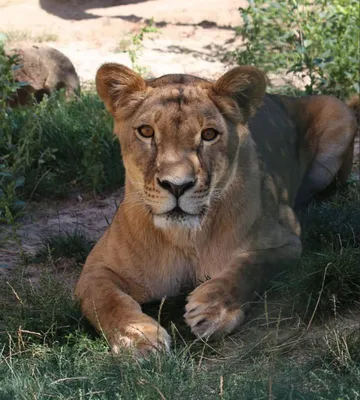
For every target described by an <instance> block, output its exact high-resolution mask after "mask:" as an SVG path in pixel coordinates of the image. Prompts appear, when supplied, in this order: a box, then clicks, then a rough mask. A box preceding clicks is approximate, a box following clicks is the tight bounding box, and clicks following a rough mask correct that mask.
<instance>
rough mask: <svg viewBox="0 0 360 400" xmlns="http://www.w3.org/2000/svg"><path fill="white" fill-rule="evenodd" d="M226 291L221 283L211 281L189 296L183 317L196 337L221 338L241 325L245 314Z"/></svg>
mask: <svg viewBox="0 0 360 400" xmlns="http://www.w3.org/2000/svg"><path fill="white" fill-rule="evenodd" d="M226 289H228V288H226V287H224V284H223V282H221V281H218V282H217V281H216V280H215V279H213V280H209V281H207V282H205V283H203V284H202V285H200V286H199V287H197V288H196V289H195V290H194V291H193V292H192V293H191V294H190V295H189V297H188V303H187V305H186V313H185V315H184V317H185V321H186V323H187V324H188V325H189V326H190V328H191V331H192V332H193V333H194V334H195V335H196V336H199V337H201V338H205V339H206V338H209V337H210V336H213V337H219V336H223V335H225V334H228V333H230V332H232V331H233V330H234V329H236V328H238V327H239V326H240V325H241V324H242V323H243V321H244V319H245V314H244V312H243V310H242V309H241V307H240V305H239V304H238V303H237V302H236V299H234V298H233V297H232V296H230V295H229V293H228V291H227V290H226Z"/></svg>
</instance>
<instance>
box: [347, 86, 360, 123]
mask: <svg viewBox="0 0 360 400" xmlns="http://www.w3.org/2000/svg"><path fill="white" fill-rule="evenodd" d="M346 104H347V105H348V106H349V107H350V108H351V109H352V110H353V112H354V114H355V117H356V120H357V122H358V125H359V126H360V94H355V95H354V96H353V97H351V98H350V99H349V100H348V101H347V102H346Z"/></svg>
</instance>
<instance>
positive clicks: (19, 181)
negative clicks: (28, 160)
mask: <svg viewBox="0 0 360 400" xmlns="http://www.w3.org/2000/svg"><path fill="white" fill-rule="evenodd" d="M24 183H25V178H24V177H23V176H20V177H19V178H17V179H16V181H15V189H16V188H19V187H22V186H24Z"/></svg>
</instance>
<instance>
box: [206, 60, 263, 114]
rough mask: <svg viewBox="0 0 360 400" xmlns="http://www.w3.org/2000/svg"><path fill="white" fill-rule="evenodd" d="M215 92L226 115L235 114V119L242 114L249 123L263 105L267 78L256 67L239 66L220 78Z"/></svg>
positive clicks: (216, 83) (214, 88) (215, 86)
mask: <svg viewBox="0 0 360 400" xmlns="http://www.w3.org/2000/svg"><path fill="white" fill-rule="evenodd" d="M213 90H214V92H215V95H216V96H217V97H218V99H219V96H220V103H221V105H222V106H223V108H224V112H225V113H226V112H227V113H230V114H234V116H235V117H236V116H238V117H239V113H240V114H241V115H242V117H243V119H245V121H247V120H248V119H249V118H250V117H251V116H253V115H254V114H255V112H256V110H257V108H258V107H259V106H260V105H261V103H262V100H263V97H264V95H265V90H266V77H265V75H264V74H263V73H262V72H261V71H260V70H258V69H257V68H255V67H251V66H248V65H244V66H239V67H236V68H234V69H232V70H230V71H229V72H227V73H226V74H225V75H223V76H222V77H221V78H219V79H218V80H217V81H216V82H215V84H214V87H213ZM229 99H231V100H232V101H228V100H229ZM221 100H223V101H221Z"/></svg>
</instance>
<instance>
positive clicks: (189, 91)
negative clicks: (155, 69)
mask: <svg viewBox="0 0 360 400" xmlns="http://www.w3.org/2000/svg"><path fill="white" fill-rule="evenodd" d="M96 86H97V91H98V94H99V96H100V97H101V99H102V100H103V101H104V102H105V105H106V107H107V109H108V110H109V111H110V112H111V114H112V115H113V117H114V121H115V126H114V131H115V133H116V134H117V135H118V137H119V140H120V145H121V149H122V156H123V161H124V165H125V169H126V184H127V186H128V188H131V190H128V191H127V193H126V196H127V199H128V201H130V202H134V203H141V204H143V205H144V207H146V209H147V210H148V211H149V212H150V213H151V214H152V216H153V220H154V223H155V225H156V226H158V227H160V228H167V227H170V226H173V225H174V224H175V225H178V226H182V227H188V228H191V229H193V228H196V227H199V226H201V223H202V221H203V220H204V218H205V216H206V215H207V211H208V210H209V208H210V206H211V205H212V204H213V203H214V200H215V199H218V198H219V196H221V193H222V192H223V191H224V190H226V186H227V184H228V183H229V182H230V180H231V177H232V176H233V175H234V174H233V172H234V170H235V167H236V165H235V164H236V158H237V157H236V154H237V148H238V146H239V145H240V144H241V135H242V134H247V129H244V128H245V127H246V123H247V121H248V119H249V117H251V116H252V115H253V114H254V113H255V110H256V109H257V107H259V105H260V104H261V101H262V98H263V96H264V93H265V87H266V83H265V77H264V75H263V74H262V73H261V72H260V71H259V70H257V69H255V68H253V67H249V66H243V67H237V68H235V69H233V70H231V71H229V72H228V73H226V74H225V75H223V76H222V77H221V78H220V79H218V80H217V81H216V82H213V83H212V82H208V81H206V80H203V79H200V78H196V77H193V76H190V75H165V76H163V77H160V78H157V79H152V80H148V81H145V80H143V79H142V78H141V77H140V76H139V75H138V74H136V73H135V72H133V71H132V70H130V69H129V68H127V67H125V66H122V65H118V64H105V65H103V66H102V67H101V68H100V69H99V71H98V73H97V77H96Z"/></svg>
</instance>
